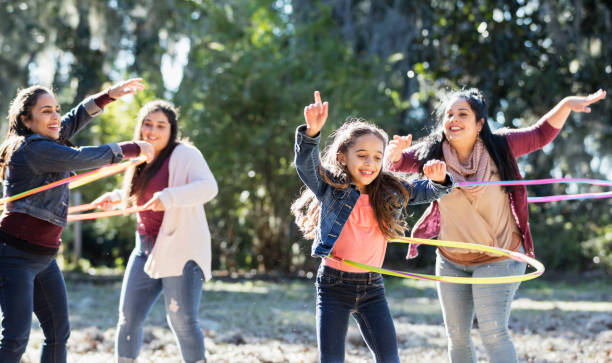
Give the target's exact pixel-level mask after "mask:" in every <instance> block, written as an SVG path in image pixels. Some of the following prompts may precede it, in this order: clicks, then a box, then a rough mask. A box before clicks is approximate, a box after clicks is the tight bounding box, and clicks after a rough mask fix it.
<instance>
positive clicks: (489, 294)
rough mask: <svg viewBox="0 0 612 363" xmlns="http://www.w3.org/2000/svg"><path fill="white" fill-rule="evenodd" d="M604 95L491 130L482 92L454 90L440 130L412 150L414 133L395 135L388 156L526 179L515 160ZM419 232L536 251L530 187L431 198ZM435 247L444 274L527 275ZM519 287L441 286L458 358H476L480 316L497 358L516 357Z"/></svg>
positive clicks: (495, 259)
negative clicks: (511, 326)
mask: <svg viewBox="0 0 612 363" xmlns="http://www.w3.org/2000/svg"><path fill="white" fill-rule="evenodd" d="M605 96H606V93H605V92H604V91H602V90H599V91H598V92H596V93H594V94H592V95H590V96H588V97H578V96H574V97H567V98H565V99H563V100H562V101H561V102H559V104H557V105H556V106H555V107H554V108H553V109H552V110H550V111H549V112H548V113H547V114H546V115H544V117H542V118H541V119H540V120H539V121H538V122H537V123H536V124H535V125H533V126H530V127H526V128H521V129H514V130H508V129H502V130H499V131H496V132H492V131H491V129H490V127H489V125H488V123H487V106H486V104H485V101H484V97H483V96H482V94H481V92H480V91H479V90H476V89H468V90H460V91H455V92H452V93H451V94H450V95H449V96H448V97H446V98H445V99H444V100H443V102H442V103H441V104H440V106H439V108H438V117H439V123H438V125H437V128H436V129H435V130H434V131H433V132H432V133H431V134H430V135H428V136H427V137H425V138H424V139H423V140H422V141H421V142H419V143H417V144H416V145H414V146H412V147H410V144H411V139H412V138H411V136H410V135H408V136H404V137H399V136H397V135H396V136H394V139H393V140H392V141H390V143H389V161H390V162H391V164H392V165H391V167H392V169H394V170H397V171H402V172H409V173H422V171H423V165H424V164H425V163H426V162H427V161H428V160H431V159H438V160H444V161H445V162H446V164H447V168H448V170H449V173H450V174H451V175H452V176H453V177H454V179H455V181H456V182H462V181H495V180H516V179H522V178H521V175H520V172H519V169H518V164H517V161H516V158H517V157H519V156H521V155H525V154H528V153H530V152H533V151H536V150H538V149H541V148H542V147H544V146H545V145H546V144H548V143H549V142H551V141H552V140H553V139H554V138H555V137H556V136H557V134H558V133H559V130H560V129H561V127H563V125H564V123H565V121H566V120H567V118H568V116H569V114H570V113H571V112H572V111H574V112H590V108H589V107H588V106H589V105H590V104H592V103H594V102H597V101H599V100H601V99H602V98H604V97H605ZM412 235H413V236H415V237H421V238H434V237H438V238H439V239H441V240H452V241H464V242H476V243H481V244H486V245H491V246H495V247H501V248H505V249H509V250H512V251H520V252H523V253H526V254H527V255H530V256H534V250H533V240H532V237H531V232H530V231H529V224H528V209H527V191H526V189H525V187H524V186H516V187H500V186H477V187H468V188H464V187H458V188H456V189H455V190H453V191H452V192H451V193H449V194H448V195H446V196H444V197H442V198H441V199H440V200H439V201H434V202H433V203H431V205H430V206H429V208H428V209H427V210H426V212H425V213H424V215H423V216H422V217H421V218H420V219H419V221H418V222H417V223H416V225H415V226H414V228H413V230H412ZM436 252H437V259H436V274H437V275H443V276H463V277H494V276H505V275H520V274H522V273H524V271H525V268H526V265H525V264H524V263H521V262H517V261H514V260H511V259H508V258H505V257H499V256H497V255H489V254H487V253H482V252H475V251H470V250H463V249H454V248H444V247H440V248H438V250H437V251H436ZM417 254H418V252H417V245H414V244H413V245H411V246H410V250H409V252H408V257H409V258H412V257H416V255H417ZM518 286H519V283H512V284H501V285H460V284H448V283H438V296H439V299H440V304H441V305H442V313H443V316H444V324H445V326H446V334H447V336H448V348H449V358H450V360H451V362H475V361H476V355H475V352H474V346H473V343H472V339H471V335H470V330H471V327H472V321H473V319H474V314H476V317H477V318H478V323H479V332H480V335H481V337H482V341H483V344H484V346H485V348H486V350H487V353H488V355H489V359H490V361H491V362H516V361H517V354H516V351H515V349H514V345H513V344H512V341H511V339H510V334H509V331H508V320H509V318H510V305H511V303H512V300H513V297H514V294H515V292H516V290H517V289H518Z"/></svg>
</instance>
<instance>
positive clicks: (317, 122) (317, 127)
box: [304, 91, 328, 137]
mask: <svg viewBox="0 0 612 363" xmlns="http://www.w3.org/2000/svg"><path fill="white" fill-rule="evenodd" d="M314 99H315V103H311V104H310V105H308V106H306V107H304V118H305V119H306V135H307V136H309V137H314V136H316V135H317V134H318V133H319V132H320V131H321V129H322V128H323V125H325V121H326V120H327V106H328V104H327V101H326V102H324V103H321V94H320V93H319V91H315V92H314Z"/></svg>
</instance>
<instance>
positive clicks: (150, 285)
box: [115, 236, 205, 363]
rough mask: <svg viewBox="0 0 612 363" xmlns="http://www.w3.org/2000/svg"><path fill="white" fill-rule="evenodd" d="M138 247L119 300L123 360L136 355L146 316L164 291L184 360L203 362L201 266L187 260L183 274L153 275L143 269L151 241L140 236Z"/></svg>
mask: <svg viewBox="0 0 612 363" xmlns="http://www.w3.org/2000/svg"><path fill="white" fill-rule="evenodd" d="M137 237H138V238H137V240H136V243H137V245H136V248H135V249H134V251H133V252H132V255H131V256H130V260H129V262H128V265H127V268H126V271H125V275H124V277H123V286H122V288H121V299H120V302H119V323H118V326H117V337H116V341H115V344H116V352H117V359H118V360H119V361H120V362H130V361H133V360H135V359H136V357H137V356H138V353H139V352H140V347H141V346H142V329H143V324H144V320H145V318H146V317H147V315H148V314H149V311H150V310H151V308H152V306H153V304H154V303H155V301H156V300H157V298H158V297H159V295H160V294H161V293H162V292H163V294H164V305H165V307H166V318H167V320H168V323H169V325H170V328H171V329H172V332H173V333H174V336H175V338H176V340H177V342H178V345H179V349H180V351H181V356H182V357H183V360H184V361H185V362H189V363H191V362H204V360H205V358H204V354H205V351H204V335H203V334H202V330H201V329H200V325H199V323H198V308H199V306H200V297H201V296H202V284H203V280H202V277H203V276H202V270H201V269H200V267H199V266H198V265H197V264H196V263H195V262H194V261H188V262H187V263H186V264H185V267H184V268H183V274H182V275H181V276H173V277H164V278H159V279H153V278H151V277H149V275H147V274H146V272H144V265H145V262H146V261H147V257H148V253H149V252H150V251H151V246H152V241H151V239H150V238H148V237H145V236H137Z"/></svg>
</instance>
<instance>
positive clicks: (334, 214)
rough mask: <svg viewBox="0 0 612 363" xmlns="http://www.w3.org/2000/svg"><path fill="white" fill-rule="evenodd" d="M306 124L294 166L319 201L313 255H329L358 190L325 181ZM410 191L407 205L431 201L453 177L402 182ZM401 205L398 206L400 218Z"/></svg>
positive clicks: (298, 133) (300, 131) (315, 142)
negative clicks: (336, 186) (444, 179)
mask: <svg viewBox="0 0 612 363" xmlns="http://www.w3.org/2000/svg"><path fill="white" fill-rule="evenodd" d="M305 131H306V125H301V126H298V128H297V130H296V133H295V167H296V169H297V173H298V175H299V177H300V179H302V181H303V182H304V184H306V186H307V187H308V188H309V189H310V190H311V191H312V192H313V193H314V195H315V196H316V198H317V200H318V201H319V207H320V213H321V214H320V218H319V225H318V226H317V229H316V233H315V238H314V241H313V244H312V250H311V254H312V256H318V257H327V256H329V254H330V253H331V251H332V248H333V247H334V244H335V243H336V240H337V239H338V236H340V232H342V228H343V227H344V224H345V223H346V221H347V220H348V218H349V215H350V214H351V211H352V210H353V207H354V206H355V203H357V199H359V195H360V192H359V189H358V188H357V186H356V185H354V184H352V183H351V185H350V186H349V187H347V188H344V189H339V188H334V187H332V186H330V185H329V184H327V183H325V182H324V181H323V178H322V177H321V174H320V173H319V163H320V159H319V140H320V137H321V136H320V134H319V135H317V136H316V137H308V136H307V135H306V134H305ZM402 184H404V186H405V187H406V189H408V192H409V194H410V200H409V201H408V204H421V203H430V202H432V201H434V200H436V199H439V198H440V197H442V196H443V195H445V194H448V193H449V192H450V191H451V190H452V188H453V179H452V177H451V176H450V175H449V174H447V183H446V185H442V184H438V183H436V182H433V181H432V180H429V179H425V180H418V181H415V182H412V183H408V182H402ZM401 212H402V208H398V210H397V216H398V218H400V216H401Z"/></svg>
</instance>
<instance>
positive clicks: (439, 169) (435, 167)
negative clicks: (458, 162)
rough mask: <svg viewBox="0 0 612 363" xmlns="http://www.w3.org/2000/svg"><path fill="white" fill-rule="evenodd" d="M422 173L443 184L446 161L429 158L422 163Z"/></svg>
mask: <svg viewBox="0 0 612 363" xmlns="http://www.w3.org/2000/svg"><path fill="white" fill-rule="evenodd" d="M423 173H424V174H425V176H426V177H428V178H429V179H431V180H433V181H435V182H436V183H440V184H443V183H444V182H445V181H446V163H445V162H444V161H440V160H429V161H428V162H426V163H425V165H423Z"/></svg>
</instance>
